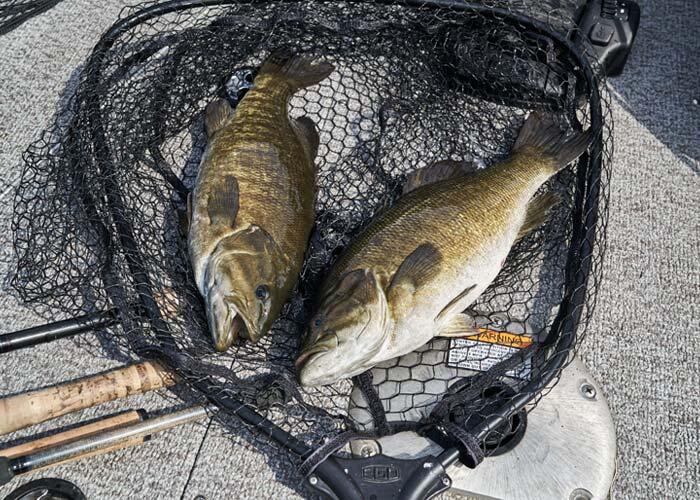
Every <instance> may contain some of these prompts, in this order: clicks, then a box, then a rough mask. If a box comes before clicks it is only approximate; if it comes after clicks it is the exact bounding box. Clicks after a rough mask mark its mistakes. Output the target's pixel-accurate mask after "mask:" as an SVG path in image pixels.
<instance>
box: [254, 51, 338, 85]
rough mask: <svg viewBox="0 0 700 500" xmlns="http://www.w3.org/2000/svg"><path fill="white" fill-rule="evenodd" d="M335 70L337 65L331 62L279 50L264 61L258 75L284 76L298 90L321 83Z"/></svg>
mask: <svg viewBox="0 0 700 500" xmlns="http://www.w3.org/2000/svg"><path fill="white" fill-rule="evenodd" d="M334 70H335V67H334V66H333V65H332V64H331V63H329V62H325V61H320V62H316V60H315V59H314V58H312V57H308V56H303V55H294V54H290V53H289V52H288V51H287V50H278V51H275V52H273V53H272V54H271V55H270V57H268V58H267V60H266V61H265V62H264V63H263V65H262V67H261V68H260V72H259V73H258V76H263V75H274V76H277V77H280V78H284V79H285V80H287V81H288V82H289V83H291V85H292V86H293V87H294V88H295V89H297V90H298V89H303V88H306V87H310V86H312V85H315V84H317V83H319V82H320V81H322V80H323V79H325V78H326V77H327V76H328V75H330V74H331V73H332V72H333V71H334Z"/></svg>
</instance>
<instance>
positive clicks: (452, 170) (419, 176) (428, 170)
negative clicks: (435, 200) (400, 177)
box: [403, 160, 476, 194]
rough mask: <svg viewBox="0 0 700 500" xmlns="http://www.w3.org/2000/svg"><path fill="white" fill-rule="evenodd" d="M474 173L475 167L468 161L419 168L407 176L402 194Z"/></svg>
mask: <svg viewBox="0 0 700 500" xmlns="http://www.w3.org/2000/svg"><path fill="white" fill-rule="evenodd" d="M474 171H476V165H475V164H474V163H473V162H470V161H455V160H442V161H437V162H435V163H433V164H432V165H428V166H427V167H423V168H419V169H418V170H416V171H414V172H411V173H410V174H408V176H407V177H406V182H405V183H404V186H403V194H406V193H410V192H411V191H413V190H414V189H417V188H419V187H421V186H425V185H426V184H432V183H433V182H438V181H443V180H445V179H450V178H452V177H457V176H459V175H463V174H468V173H471V172H474Z"/></svg>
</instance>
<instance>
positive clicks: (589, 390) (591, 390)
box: [581, 382, 598, 400]
mask: <svg viewBox="0 0 700 500" xmlns="http://www.w3.org/2000/svg"><path fill="white" fill-rule="evenodd" d="M581 394H582V395H583V397H584V398H586V399H591V400H592V399H595V398H596V396H597V395H598V393H597V391H596V390H595V387H593V385H591V384H589V383H588V382H584V383H583V384H581Z"/></svg>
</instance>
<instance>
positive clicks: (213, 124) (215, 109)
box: [204, 99, 233, 138]
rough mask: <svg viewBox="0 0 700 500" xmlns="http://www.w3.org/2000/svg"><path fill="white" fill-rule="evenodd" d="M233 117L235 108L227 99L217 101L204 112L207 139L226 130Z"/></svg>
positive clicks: (208, 105)
mask: <svg viewBox="0 0 700 500" xmlns="http://www.w3.org/2000/svg"><path fill="white" fill-rule="evenodd" d="M232 117H233V108H232V107H231V105H230V104H229V103H228V101H227V100H226V99H216V100H214V101H212V102H210V103H209V104H207V108H206V109H205V110H204V127H205V129H206V131H207V137H210V138H211V137H212V136H213V135H214V134H215V133H216V132H218V131H219V130H221V129H222V128H224V126H225V125H226V124H227V123H228V121H229V120H230V119H231V118H232Z"/></svg>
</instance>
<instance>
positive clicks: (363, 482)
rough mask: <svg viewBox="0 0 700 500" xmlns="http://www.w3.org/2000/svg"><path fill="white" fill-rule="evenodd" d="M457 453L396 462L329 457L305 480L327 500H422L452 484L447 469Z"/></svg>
mask: <svg viewBox="0 0 700 500" xmlns="http://www.w3.org/2000/svg"><path fill="white" fill-rule="evenodd" d="M458 456H459V452H458V451H457V450H456V449H454V448H451V449H449V450H446V451H444V452H443V453H442V454H441V455H440V456H438V457H436V456H432V455H429V456H426V457H423V458H416V459H410V460H406V459H399V458H392V457H387V456H385V455H375V456H372V457H363V458H359V457H358V458H342V457H337V456H331V457H329V458H328V459H326V460H325V461H324V462H322V463H321V464H320V465H319V466H318V467H317V468H316V469H315V470H314V472H313V473H312V474H311V475H310V476H309V477H308V478H307V481H308V484H309V485H310V486H311V488H313V489H314V490H316V491H317V492H318V493H320V494H321V495H322V496H323V497H324V498H327V499H329V500H361V499H362V500H426V499H429V498H433V497H434V496H435V495H437V494H439V493H441V492H443V491H445V490H446V489H448V488H449V487H450V486H451V485H452V480H451V479H450V477H449V476H448V475H447V467H448V466H449V465H450V464H452V463H454V462H455V461H456V460H457V458H458Z"/></svg>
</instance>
